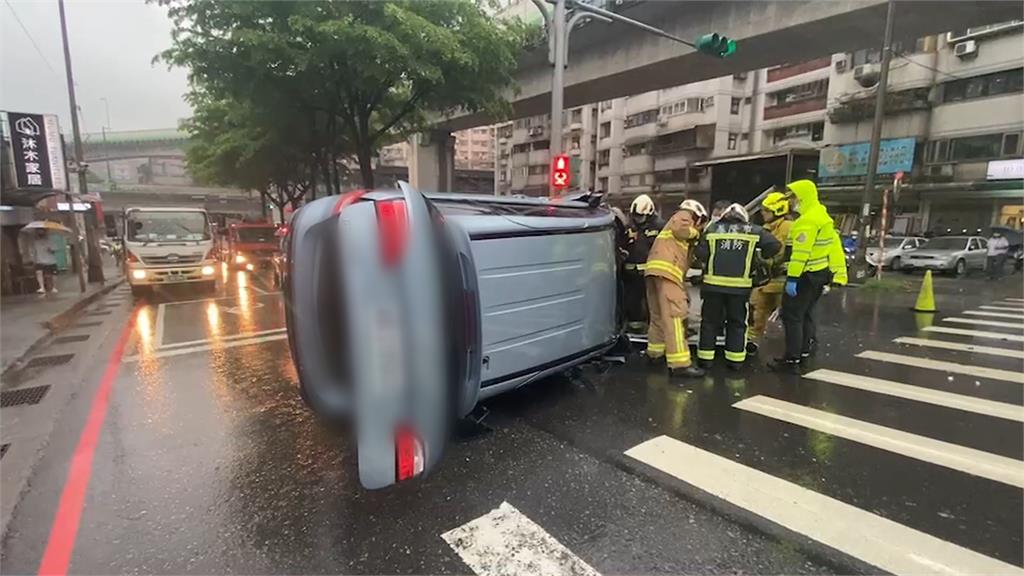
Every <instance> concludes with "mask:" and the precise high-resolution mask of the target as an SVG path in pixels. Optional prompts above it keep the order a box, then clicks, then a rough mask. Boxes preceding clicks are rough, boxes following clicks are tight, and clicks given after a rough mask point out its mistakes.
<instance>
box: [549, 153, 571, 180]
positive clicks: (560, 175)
mask: <svg viewBox="0 0 1024 576" xmlns="http://www.w3.org/2000/svg"><path fill="white" fill-rule="evenodd" d="M570 179H571V177H570V171H569V156H568V155H566V154H559V155H557V156H555V157H554V158H552V159H551V187H552V188H568V187H569V180H570Z"/></svg>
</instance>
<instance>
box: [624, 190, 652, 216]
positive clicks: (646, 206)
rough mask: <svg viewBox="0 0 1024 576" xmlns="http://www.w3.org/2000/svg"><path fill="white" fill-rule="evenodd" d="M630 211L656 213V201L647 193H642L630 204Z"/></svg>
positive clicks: (645, 214)
mask: <svg viewBox="0 0 1024 576" xmlns="http://www.w3.org/2000/svg"><path fill="white" fill-rule="evenodd" d="M629 211H630V212H632V213H633V214H640V215H643V216H650V215H651V214H654V201H653V200H651V197H650V196H648V195H647V194H641V195H639V196H637V197H636V199H635V200H633V203H632V204H630V205H629Z"/></svg>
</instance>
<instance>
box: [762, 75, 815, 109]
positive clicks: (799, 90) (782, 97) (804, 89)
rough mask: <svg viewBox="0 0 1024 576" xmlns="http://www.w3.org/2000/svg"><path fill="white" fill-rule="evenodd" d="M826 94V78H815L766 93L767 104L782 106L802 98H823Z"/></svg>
mask: <svg viewBox="0 0 1024 576" xmlns="http://www.w3.org/2000/svg"><path fill="white" fill-rule="evenodd" d="M827 95H828V79H822V80H815V81H814V82H808V83H806V84H801V85H799V86H793V87H792V88H786V89H784V90H779V91H777V92H772V93H770V94H769V95H768V97H769V103H768V106H782V105H784V104H790V103H793V102H800V101H803V100H812V99H815V98H824V97H825V96H827Z"/></svg>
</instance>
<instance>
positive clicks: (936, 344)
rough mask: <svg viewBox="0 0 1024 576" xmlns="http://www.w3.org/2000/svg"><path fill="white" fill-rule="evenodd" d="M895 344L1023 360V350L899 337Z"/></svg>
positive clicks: (894, 340)
mask: <svg viewBox="0 0 1024 576" xmlns="http://www.w3.org/2000/svg"><path fill="white" fill-rule="evenodd" d="M893 342H896V343H897V344H913V345H915V346H930V347H932V348H943V349H946V350H960V351H961V352H970V353H972V354H990V355H992V356H1005V357H1006V358H1022V359H1024V350H1022V349H1019V348H1018V349H1010V348H996V347H993V346H977V345H975V344H961V343H959V342H947V341H945V340H932V339H930V338H912V337H909V336H901V337H899V338H895V339H893Z"/></svg>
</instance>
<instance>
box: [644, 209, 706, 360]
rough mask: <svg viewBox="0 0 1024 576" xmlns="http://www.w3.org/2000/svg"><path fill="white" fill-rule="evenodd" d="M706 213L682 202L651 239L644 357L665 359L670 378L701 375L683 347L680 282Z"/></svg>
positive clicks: (684, 301)
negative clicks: (645, 353) (647, 320)
mask: <svg viewBox="0 0 1024 576" xmlns="http://www.w3.org/2000/svg"><path fill="white" fill-rule="evenodd" d="M707 216H708V213H707V210H705V209H704V206H702V205H701V204H700V202H697V201H696V200H684V201H683V203H682V204H680V205H679V210H678V211H677V212H676V213H675V214H673V215H672V217H671V218H669V220H668V222H667V223H666V224H665V227H664V228H663V229H662V230H661V231H660V232H659V233H658V235H657V236H656V237H655V239H654V245H653V246H651V252H650V254H649V255H648V257H647V268H646V269H645V270H644V276H645V277H646V283H647V305H648V306H649V307H650V323H649V325H648V329H647V357H648V358H649V359H651V360H658V359H660V358H665V361H666V363H667V364H668V369H669V374H670V375H672V376H687V377H699V376H703V375H704V371H703V370H701V369H700V368H698V367H696V366H694V365H693V361H692V360H691V359H690V348H689V346H688V345H687V343H686V328H685V327H684V325H683V321H684V320H685V319H686V309H687V305H688V302H687V297H686V290H685V289H684V287H683V282H685V281H686V272H687V270H689V269H690V248H691V245H692V243H693V242H694V241H695V240H696V239H697V238H698V237H699V235H700V232H699V227H700V226H701V224H702V223H703V222H704V221H705V220H707Z"/></svg>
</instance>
